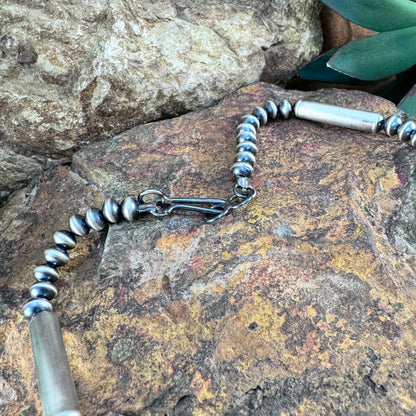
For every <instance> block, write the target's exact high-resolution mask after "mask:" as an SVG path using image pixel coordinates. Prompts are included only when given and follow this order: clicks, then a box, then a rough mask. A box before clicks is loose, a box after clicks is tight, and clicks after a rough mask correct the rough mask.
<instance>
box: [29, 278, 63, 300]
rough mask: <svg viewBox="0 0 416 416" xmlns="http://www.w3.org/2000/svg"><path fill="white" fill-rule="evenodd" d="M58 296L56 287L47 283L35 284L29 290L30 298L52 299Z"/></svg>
mask: <svg viewBox="0 0 416 416" xmlns="http://www.w3.org/2000/svg"><path fill="white" fill-rule="evenodd" d="M57 294H58V291H57V290H56V287H55V286H54V285H52V284H50V283H48V282H42V283H36V284H34V285H33V286H32V287H31V288H30V296H32V298H34V299H37V298H43V299H47V300H51V299H53V298H54V297H55V296H56V295H57Z"/></svg>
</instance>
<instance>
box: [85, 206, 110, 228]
mask: <svg viewBox="0 0 416 416" xmlns="http://www.w3.org/2000/svg"><path fill="white" fill-rule="evenodd" d="M85 222H86V223H87V225H88V227H90V228H92V229H93V230H95V231H101V230H103V229H104V228H105V227H106V225H107V223H106V221H105V219H104V215H103V212H102V211H101V210H100V209H98V208H90V209H89V210H88V211H87V213H86V214H85Z"/></svg>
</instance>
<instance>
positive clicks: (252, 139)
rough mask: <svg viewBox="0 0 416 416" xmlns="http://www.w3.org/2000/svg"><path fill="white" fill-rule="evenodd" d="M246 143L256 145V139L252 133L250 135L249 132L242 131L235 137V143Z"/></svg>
mask: <svg viewBox="0 0 416 416" xmlns="http://www.w3.org/2000/svg"><path fill="white" fill-rule="evenodd" d="M246 141H249V142H253V143H257V137H256V135H255V134H254V133H252V132H250V131H242V132H241V133H240V134H239V135H238V136H237V143H242V142H246Z"/></svg>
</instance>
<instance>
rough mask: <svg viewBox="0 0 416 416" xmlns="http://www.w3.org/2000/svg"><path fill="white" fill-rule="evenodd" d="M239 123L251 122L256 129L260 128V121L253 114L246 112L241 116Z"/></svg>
mask: <svg viewBox="0 0 416 416" xmlns="http://www.w3.org/2000/svg"><path fill="white" fill-rule="evenodd" d="M241 123H248V124H252V125H253V126H254V127H255V128H256V131H257V130H258V129H259V128H260V121H259V119H258V118H257V117H256V116H253V114H246V115H245V116H243V117H242V118H241Z"/></svg>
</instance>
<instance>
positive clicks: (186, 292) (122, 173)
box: [0, 84, 416, 416]
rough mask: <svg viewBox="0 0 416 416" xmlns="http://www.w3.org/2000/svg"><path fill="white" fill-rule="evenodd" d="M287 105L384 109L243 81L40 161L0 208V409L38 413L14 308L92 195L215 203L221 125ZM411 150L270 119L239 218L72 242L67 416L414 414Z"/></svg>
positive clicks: (221, 172) (222, 147) (12, 414)
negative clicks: (252, 195) (61, 161)
mask: <svg viewBox="0 0 416 416" xmlns="http://www.w3.org/2000/svg"><path fill="white" fill-rule="evenodd" d="M304 95H306V96H310V97H313V99H316V100H321V101H325V102H330V103H336V104H339V105H346V106H352V107H355V108H363V109H368V110H377V111H380V112H382V113H383V114H390V113H391V112H393V111H394V110H395V108H394V106H393V105H392V104H391V103H389V102H387V101H386V100H383V99H381V98H377V97H374V96H371V95H368V94H366V93H363V92H352V91H348V92H347V91H336V90H322V91H317V92H313V93H300V92H296V91H291V92H289V91H285V90H282V89H279V88H278V87H276V86H271V85H267V84H259V85H253V86H249V87H246V88H243V89H242V90H239V91H238V92H236V93H234V94H232V95H230V96H228V97H227V98H225V99H224V100H223V101H221V102H220V103H219V104H218V105H217V106H214V107H211V108H208V109H205V110H203V111H200V112H195V113H189V114H186V115H184V116H181V117H177V118H174V119H170V120H164V121H160V122H156V123H150V124H147V125H144V126H138V127H135V128H133V129H131V130H129V131H127V132H125V133H123V134H121V135H119V136H117V137H114V138H113V139H111V140H108V141H106V142H102V143H99V144H94V145H91V146H89V147H87V148H85V149H84V150H82V151H80V152H78V153H77V154H76V157H75V159H74V165H73V169H74V170H75V173H74V172H73V171H71V170H70V168H68V167H59V168H53V169H51V170H48V171H47V172H46V173H45V174H43V175H42V177H41V179H40V180H39V181H38V182H34V183H32V185H31V186H30V187H29V188H27V189H25V190H21V191H19V192H18V193H17V194H16V195H15V196H14V197H13V199H12V200H11V201H10V203H9V204H8V205H7V206H6V207H4V208H3V209H2V212H1V213H2V218H3V219H2V221H1V223H0V241H1V244H0V248H1V250H0V262H1V264H2V269H3V272H5V274H2V276H1V280H0V284H1V288H0V294H1V296H2V298H3V299H2V301H1V303H0V305H1V315H0V319H1V321H0V322H1V325H0V328H1V330H0V342H1V344H0V345H1V346H0V350H1V351H2V354H1V360H2V361H1V369H2V370H1V373H0V375H1V377H2V381H1V383H2V385H3V386H4V389H2V390H1V395H0V406H1V407H0V413H2V412H3V414H5V415H6V414H7V415H8V416H17V415H19V416H21V415H31V416H33V415H40V414H41V413H40V403H39V400H38V395H37V389H36V387H35V386H36V384H35V378H34V374H33V370H34V369H33V362H32V357H31V352H30V345H29V342H28V328H27V323H26V322H25V321H23V318H22V317H21V315H20V307H21V305H22V304H23V303H24V301H25V300H26V299H27V298H28V294H27V288H28V287H29V286H30V284H31V282H32V277H31V269H32V268H33V267H34V266H35V265H36V264H38V263H40V262H41V261H42V260H41V257H42V251H43V248H46V247H47V246H48V244H49V242H50V241H51V236H52V233H53V232H54V230H56V229H59V228H62V227H65V223H66V221H67V219H68V217H69V216H70V215H71V214H72V213H76V212H85V210H86V207H87V206H93V205H95V206H100V204H101V202H102V200H103V199H104V197H105V196H106V195H115V196H117V197H118V198H119V199H121V198H122V197H124V196H126V195H128V194H129V193H130V192H133V193H136V192H137V191H139V190H143V189H145V188H150V187H156V188H159V189H161V190H162V191H165V192H167V193H168V194H170V195H176V196H182V195H195V196H220V197H226V196H227V195H228V194H229V192H230V188H231V187H232V185H233V180H232V178H231V174H230V173H229V168H230V165H231V164H232V160H233V157H234V152H235V137H234V129H235V127H236V126H237V124H238V123H239V119H240V117H241V116H242V115H243V114H245V113H247V112H249V111H251V109H252V108H253V106H254V105H257V104H262V103H263V102H264V101H265V100H266V99H267V98H269V97H271V98H275V99H277V100H280V99H281V98H289V99H292V100H293V99H298V98H300V97H302V96H304ZM413 156H414V155H413V152H412V151H411V150H410V149H408V148H406V147H405V146H403V145H402V144H400V143H398V142H397V141H395V140H394V139H391V138H387V137H386V136H384V135H383V134H380V135H369V134H363V133H359V132H353V131H347V130H345V129H341V128H336V127H329V126H324V125H319V124H316V123H311V122H306V121H302V120H296V119H292V120H289V121H284V122H276V123H272V124H270V125H267V126H265V127H263V128H261V130H260V132H259V154H258V158H257V160H258V161H257V165H256V168H255V176H254V180H253V183H254V185H255V186H256V188H257V189H258V197H257V198H256V199H255V200H254V201H252V203H251V204H250V205H248V206H246V207H245V208H243V209H241V210H240V211H238V212H235V213H234V214H233V215H230V216H228V217H226V218H225V219H224V220H222V221H220V222H218V223H215V224H212V225H206V224H204V223H203V222H202V221H201V218H200V217H199V216H198V215H190V216H182V215H178V214H175V215H172V216H171V217H168V218H163V219H155V218H153V217H144V218H142V219H140V220H138V221H137V222H134V223H126V222H123V223H120V224H119V225H115V226H112V227H111V228H110V229H109V230H108V231H107V232H104V233H102V234H100V235H98V234H93V235H92V236H91V237H90V238H88V239H85V240H82V241H81V242H80V243H79V245H78V247H77V248H76V249H75V250H74V251H73V252H72V253H71V259H72V260H71V262H70V264H69V265H68V266H67V267H65V268H64V269H63V270H62V278H61V280H60V282H59V284H58V290H59V292H60V293H59V297H58V299H57V301H56V302H55V310H56V312H57V314H58V315H59V318H60V321H61V324H62V327H63V334H64V338H65V342H66V345H67V351H68V354H69V360H70V364H71V367H72V368H73V374H74V378H75V381H76V386H77V389H78V392H79V395H80V401H81V408H82V412H83V415H85V416H93V415H94V416H97V415H101V416H104V415H106V416H110V415H111V416H113V415H117V416H121V415H124V416H127V415H145V416H148V415H165V414H166V415H181V416H183V415H229V416H234V415H256V416H263V415H264V416H266V415H267V416H268V415H284V414H286V415H287V414H291V415H294V414H296V415H305V416H306V415H308V416H311V415H339V414H342V415H347V414H354V415H358V414H359V415H371V416H374V415H386V414H388V415H412V414H414V413H415V412H416V404H415V400H414V392H415V388H416V382H415V378H414V377H412V376H411V375H412V374H414V371H415V365H416V361H415V348H416V339H415V331H414V319H415V312H414V311H415V310H416V308H415V306H416V305H415V299H416V293H415V279H416V276H415V266H416V232H415V227H414V224H415V220H416V218H415V216H416V215H415V212H416V209H415V208H416V206H415V205H416V186H415V185H416V181H415V177H414V174H413V164H414V162H413ZM81 178H83V179H81ZM95 246H98V248H96V247H95Z"/></svg>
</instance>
